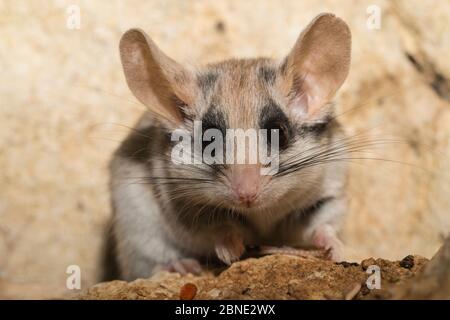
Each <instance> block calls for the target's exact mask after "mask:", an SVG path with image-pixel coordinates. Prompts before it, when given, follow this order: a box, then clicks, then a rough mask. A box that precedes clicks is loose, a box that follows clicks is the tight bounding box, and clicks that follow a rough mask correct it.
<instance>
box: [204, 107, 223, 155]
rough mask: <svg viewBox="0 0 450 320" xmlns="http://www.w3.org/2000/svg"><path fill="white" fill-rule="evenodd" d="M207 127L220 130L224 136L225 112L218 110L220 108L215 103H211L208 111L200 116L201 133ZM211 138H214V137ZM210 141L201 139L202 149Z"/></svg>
mask: <svg viewBox="0 0 450 320" xmlns="http://www.w3.org/2000/svg"><path fill="white" fill-rule="evenodd" d="M208 129H218V130H220V131H221V132H222V136H223V138H225V134H226V130H227V120H226V117H225V114H224V113H223V112H222V111H220V109H219V108H218V107H217V106H216V105H211V106H210V107H209V109H208V111H207V112H206V113H205V114H204V115H203V117H202V135H203V134H204V133H205V131H206V130H208ZM212 140H214V138H213V139H212ZM210 143H212V141H203V143H202V150H204V149H205V147H206V146H207V145H209V144H210ZM213 156H214V154H213Z"/></svg>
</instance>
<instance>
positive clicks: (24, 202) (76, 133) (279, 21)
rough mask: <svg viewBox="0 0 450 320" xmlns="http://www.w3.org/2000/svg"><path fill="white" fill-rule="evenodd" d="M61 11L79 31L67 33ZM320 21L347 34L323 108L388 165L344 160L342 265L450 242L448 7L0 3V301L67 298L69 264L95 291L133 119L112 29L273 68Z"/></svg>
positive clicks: (188, 55)
mask: <svg viewBox="0 0 450 320" xmlns="http://www.w3.org/2000/svg"><path fill="white" fill-rule="evenodd" d="M74 3H75V4H78V5H79V6H80V9H81V29H79V30H69V29H68V28H66V18H67V13H66V9H67V7H68V5H69V4H74ZM372 4H374V5H378V6H379V7H380V9H381V13H382V15H381V18H382V20H381V28H380V29H379V30H369V29H367V27H366V20H367V17H368V16H367V13H366V9H367V8H368V6H369V5H372ZM324 11H329V12H334V13H336V14H337V15H338V16H340V17H342V18H343V19H344V20H345V21H347V22H348V24H349V26H350V28H351V30H352V34H353V60H352V67H351V72H350V75H349V78H348V79H347V82H346V84H345V85H344V87H343V88H342V90H341V91H340V93H339V95H338V96H337V98H336V101H337V103H338V113H339V114H342V116H341V119H342V121H343V122H344V123H345V124H346V126H347V128H348V131H349V132H350V133H351V134H363V135H366V136H367V137H368V138H370V139H380V138H382V139H391V140H398V141H397V142H395V143H394V141H392V142H391V143H382V144H379V145H378V146H377V147H376V148H373V150H371V151H372V153H370V154H365V155H364V156H365V157H369V156H370V157H372V158H383V159H388V160H392V162H389V161H376V160H355V161H353V162H352V163H351V174H350V181H349V188H348V194H349V199H350V210H349V218H348V220H347V223H346V225H345V230H344V238H345V242H346V243H347V248H348V250H347V253H346V259H347V260H349V261H352V260H358V261H359V260H361V259H362V258H364V257H368V256H369V257H370V256H374V257H383V258H385V259H390V260H396V259H401V258H403V257H404V256H406V255H407V254H409V253H410V252H414V253H417V254H420V255H422V256H425V257H431V256H432V255H433V254H434V253H435V252H436V250H437V248H439V246H440V244H441V243H442V241H443V239H444V237H445V236H446V234H448V232H449V230H450V218H449V214H448V212H449V209H450V197H449V194H450V183H449V181H450V179H449V178H450V161H449V158H448V157H449V155H450V143H449V141H450V139H449V137H450V126H449V123H450V105H449V80H448V79H449V78H450V60H449V59H448V57H449V56H450V43H449V42H450V40H449V39H450V37H449V36H448V30H449V21H450V19H449V18H450V4H449V2H448V1H440V0H434V1H420V0H411V1H409V0H408V1H406V0H404V1H382V0H374V1H373V0H367V1H360V0H347V1H297V0H288V1H283V5H280V4H279V1H277V0H267V1H256V0H250V1H240V0H233V1H177V0H159V1H158V0H152V1H140V0H130V1H128V0H127V1H119V0H117V1H87V0H86V1H81V0H80V1H69V0H67V1H66V0H55V1H45V2H41V1H40V2H37V1H36V2H34V1H12V0H4V1H1V2H0V39H2V40H1V41H0V69H1V70H2V79H3V81H2V82H1V84H0V97H1V100H0V120H1V121H2V125H1V126H0V168H1V171H0V297H2V298H11V297H20V298H37V297H61V296H65V295H67V294H71V292H69V291H68V290H67V289H66V286H65V284H66V277H67V274H66V273H65V271H66V268H67V266H68V265H71V264H76V265H79V266H80V267H81V270H82V288H87V287H89V286H91V285H93V284H94V283H96V282H97V281H98V277H97V275H98V271H99V269H98V265H99V252H100V249H101V244H102V238H103V228H104V225H105V221H106V220H107V219H108V217H109V214H110V213H109V196H108V190H107V180H108V178H107V172H106V166H107V161H108V159H109V158H110V154H111V152H112V150H113V149H114V148H115V147H116V146H117V144H118V141H120V139H122V138H123V137H124V135H125V134H126V133H127V130H128V129H127V128H126V126H130V125H132V124H133V122H134V121H135V120H136V118H137V117H138V116H139V114H140V113H141V112H142V111H143V107H142V106H141V105H139V104H138V103H137V102H136V100H135V99H134V98H133V97H132V95H131V93H130V92H129V90H128V88H127V87H126V84H125V80H124V77H123V75H122V71H121V66H120V62H119V57H118V52H117V45H118V41H119V38H120V36H121V34H122V33H123V32H124V31H125V30H127V29H128V28H131V27H135V26H138V27H140V28H142V29H144V30H146V31H147V32H148V33H149V34H150V35H151V36H152V37H153V38H154V40H155V41H156V42H157V43H158V44H159V45H160V46H161V48H162V49H164V50H165V51H166V52H167V53H168V54H169V55H171V56H172V57H174V58H176V59H178V60H180V61H184V62H200V63H203V62H209V61H217V60H219V59H223V58H227V57H231V56H239V57H250V56H256V55H265V56H273V57H282V56H283V55H284V54H286V53H287V51H288V50H289V49H290V47H291V46H292V45H293V43H294V41H295V39H296V37H297V36H298V33H299V32H300V30H301V29H302V28H303V27H304V26H305V25H306V24H307V23H308V22H309V21H310V20H311V19H312V18H313V17H314V16H316V15H317V14H318V13H320V12H324ZM264 259H269V260H270V259H272V258H264ZM264 259H261V260H263V261H265V260H264ZM283 259H288V258H283ZM289 259H291V258H289ZM292 259H294V261H298V258H292ZM258 261H259V260H257V261H255V262H254V263H259V262H258ZM246 263H247V264H248V263H249V262H248V261H246V262H243V264H244V265H245V264H246ZM237 268H238V266H233V267H232V269H230V270H229V271H227V274H230V276H231V275H232V272H238V269H237ZM323 268H341V267H338V266H331V265H328V264H325V265H324V267H323ZM233 270H234V271H233ZM311 274H313V273H311ZM171 276H172V277H174V276H173V275H171ZM179 281H180V283H181V282H183V281H184V280H182V279H180V280H179ZM198 281H200V280H198ZM338 283H340V282H339V281H338ZM292 287H293V288H294V289H293V290H294V291H293V292H294V294H296V295H299V296H301V295H302V293H301V289H299V288H300V287H299V286H297V285H296V284H295V283H294V284H292ZM282 289H283V290H285V289H286V288H285V287H283V288H282ZM335 289H336V288H334V289H333V290H335ZM347 289H348V288H347V287H345V288H344V287H342V288H341V287H340V289H339V290H342V292H345V290H347ZM161 290H162V289H161ZM255 290H256V289H255ZM330 290H331V289H330ZM339 290H337V289H336V291H335V292H338V291H339ZM201 292H203V291H200V292H199V295H201V294H202V293H201ZM255 292H259V293H258V294H263V293H262V291H255ZM286 292H287V291H286ZM339 292H340V293H342V292H341V291H339ZM255 294H256V293H255ZM285 294H287V293H285Z"/></svg>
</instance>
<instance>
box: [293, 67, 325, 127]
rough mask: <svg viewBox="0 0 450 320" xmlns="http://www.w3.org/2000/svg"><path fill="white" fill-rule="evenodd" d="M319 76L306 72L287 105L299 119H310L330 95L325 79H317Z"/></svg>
mask: <svg viewBox="0 0 450 320" xmlns="http://www.w3.org/2000/svg"><path fill="white" fill-rule="evenodd" d="M319 79H320V77H317V76H313V75H312V74H307V75H306V76H304V77H303V79H302V83H301V86H300V88H298V89H294V90H296V91H297V92H298V93H297V92H296V93H295V96H294V97H293V98H291V102H290V103H289V107H290V108H291V110H292V113H293V114H294V116H295V117H298V119H299V120H310V119H312V118H315V117H316V115H317V114H320V111H321V110H320V109H321V108H322V106H323V105H325V104H326V102H327V99H328V98H329V96H330V92H329V88H327V87H328V85H327V82H326V81H319Z"/></svg>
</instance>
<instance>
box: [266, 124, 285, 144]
mask: <svg viewBox="0 0 450 320" xmlns="http://www.w3.org/2000/svg"><path fill="white" fill-rule="evenodd" d="M276 133H278V146H279V148H280V150H283V149H286V147H287V145H288V139H289V137H288V135H289V132H288V129H287V127H286V126H285V125H283V124H273V125H272V126H271V128H268V130H267V142H268V143H269V145H270V144H271V143H272V134H274V135H275V134H276Z"/></svg>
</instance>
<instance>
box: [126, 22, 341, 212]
mask: <svg viewBox="0 0 450 320" xmlns="http://www.w3.org/2000/svg"><path fill="white" fill-rule="evenodd" d="M121 58H122V63H123V66H124V71H125V75H126V78H127V82H128V85H129V86H130V88H131V90H132V91H133V93H134V94H135V95H136V97H137V98H138V99H139V100H140V101H141V102H142V103H144V104H145V105H146V106H147V107H148V108H149V110H150V111H151V112H152V113H153V114H154V115H155V117H157V119H159V120H160V122H161V123H162V127H163V130H166V132H167V133H171V132H172V133H173V132H174V131H176V130H180V129H181V130H183V132H185V134H186V135H188V136H189V137H192V139H191V140H190V143H189V147H192V149H190V150H193V152H192V154H190V158H191V160H195V159H201V160H200V161H198V162H197V163H195V161H192V162H191V163H184V164H183V163H182V164H180V163H177V162H176V161H175V162H174V161H171V160H173V159H171V154H172V152H173V146H174V143H173V139H172V143H171V144H170V145H171V147H172V148H167V149H166V150H165V151H164V152H165V154H164V160H163V161H164V167H165V169H164V172H161V173H160V174H162V175H164V176H167V177H170V179H171V182H172V184H173V185H175V186H173V187H171V190H172V191H173V193H175V194H178V196H180V197H182V196H186V197H188V198H192V199H195V200H196V202H197V203H201V204H204V205H211V206H221V207H227V208H230V209H233V210H237V211H239V212H242V213H246V212H251V211H254V210H261V209H274V208H275V209H276V207H277V205H278V204H277V203H279V202H280V201H281V200H286V201H284V203H289V198H294V197H299V196H303V197H307V196H308V193H309V192H314V189H315V188H317V187H318V186H319V185H320V183H319V182H320V179H322V175H323V168H321V166H320V164H322V163H324V162H326V161H325V160H326V157H324V155H327V148H328V147H329V142H330V139H331V138H332V135H333V131H332V130H331V129H330V123H329V122H330V121H331V119H332V117H331V115H332V112H333V110H332V106H331V105H330V104H329V100H330V99H331V98H332V96H333V95H334V93H335V92H336V91H337V89H338V88H339V87H340V86H341V84H342V83H343V81H344V80H345V78H346V76H347V73H348V68H349V62H350V32H349V30H348V27H347V26H346V24H345V23H344V22H343V21H342V20H340V19H338V18H336V17H334V16H333V15H329V14H325V15H321V16H319V17H318V18H316V19H315V20H314V21H313V22H312V23H311V24H310V25H309V26H308V27H307V28H306V30H305V31H304V32H303V33H302V34H301V35H300V37H299V39H298V40H297V43H296V44H295V46H294V48H293V49H292V50H291V52H290V54H289V55H287V57H286V58H284V59H283V60H281V61H275V60H272V59H264V58H259V59H241V60H237V59H233V60H228V61H224V62H220V63H217V64H211V65H208V66H206V67H203V68H199V69H196V70H188V69H186V68H184V67H182V66H181V65H179V64H178V63H176V62H175V61H173V60H172V59H171V58H169V57H167V56H166V55H165V54H163V53H162V51H160V50H159V48H158V47H157V46H156V45H155V44H154V43H153V42H152V41H151V40H150V39H149V38H148V37H147V36H146V35H145V34H144V33H143V32H142V31H139V30H130V31H128V32H127V33H126V34H125V35H124V36H123V38H122V40H121ZM230 129H231V130H243V131H246V130H254V131H255V132H260V131H259V130H261V129H262V130H267V131H266V133H267V136H266V137H265V139H263V138H262V137H260V136H259V135H258V136H257V139H256V140H255V141H256V142H257V143H256V144H257V145H258V147H261V146H262V147H266V148H268V146H269V145H270V146H272V145H276V148H275V149H270V155H271V156H275V155H276V156H277V166H276V167H275V168H271V169H274V170H270V174H261V173H262V171H261V170H262V168H267V166H268V165H270V163H267V162H262V161H261V158H260V157H259V156H258V157H257V158H256V160H255V159H254V161H249V159H248V154H249V152H250V151H249V150H250V149H251V147H252V144H251V143H247V144H245V145H244V148H237V147H235V146H234V145H231V146H230V145H228V144H227V143H225V142H226V141H227V139H228V138H229V137H230V135H231V133H230ZM211 132H213V134H209V133H211ZM272 132H274V133H276V134H275V135H274V136H272ZM199 133H200V136H201V141H200V143H199V145H198V146H197V147H196V145H195V141H196V139H197V138H196V136H198V134H199ZM205 137H206V139H205ZM274 138H276V140H274ZM216 139H221V140H223V141H224V144H223V147H222V148H220V150H219V148H215V149H214V150H213V155H215V153H217V152H223V155H225V154H226V155H229V154H231V155H232V156H233V158H234V161H227V160H229V159H225V161H224V162H223V163H207V162H205V161H204V158H203V155H204V154H205V151H206V150H208V148H209V151H211V144H213V142H214V141H216ZM248 141H250V140H247V142H248ZM169 142H170V141H169ZM169 142H168V143H169ZM242 153H244V154H245V156H244V158H245V161H244V162H238V161H236V159H237V158H238V157H239V156H240V154H242ZM209 154H211V152H210V153H209ZM258 155H259V154H258ZM225 158H226V157H225Z"/></svg>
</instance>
